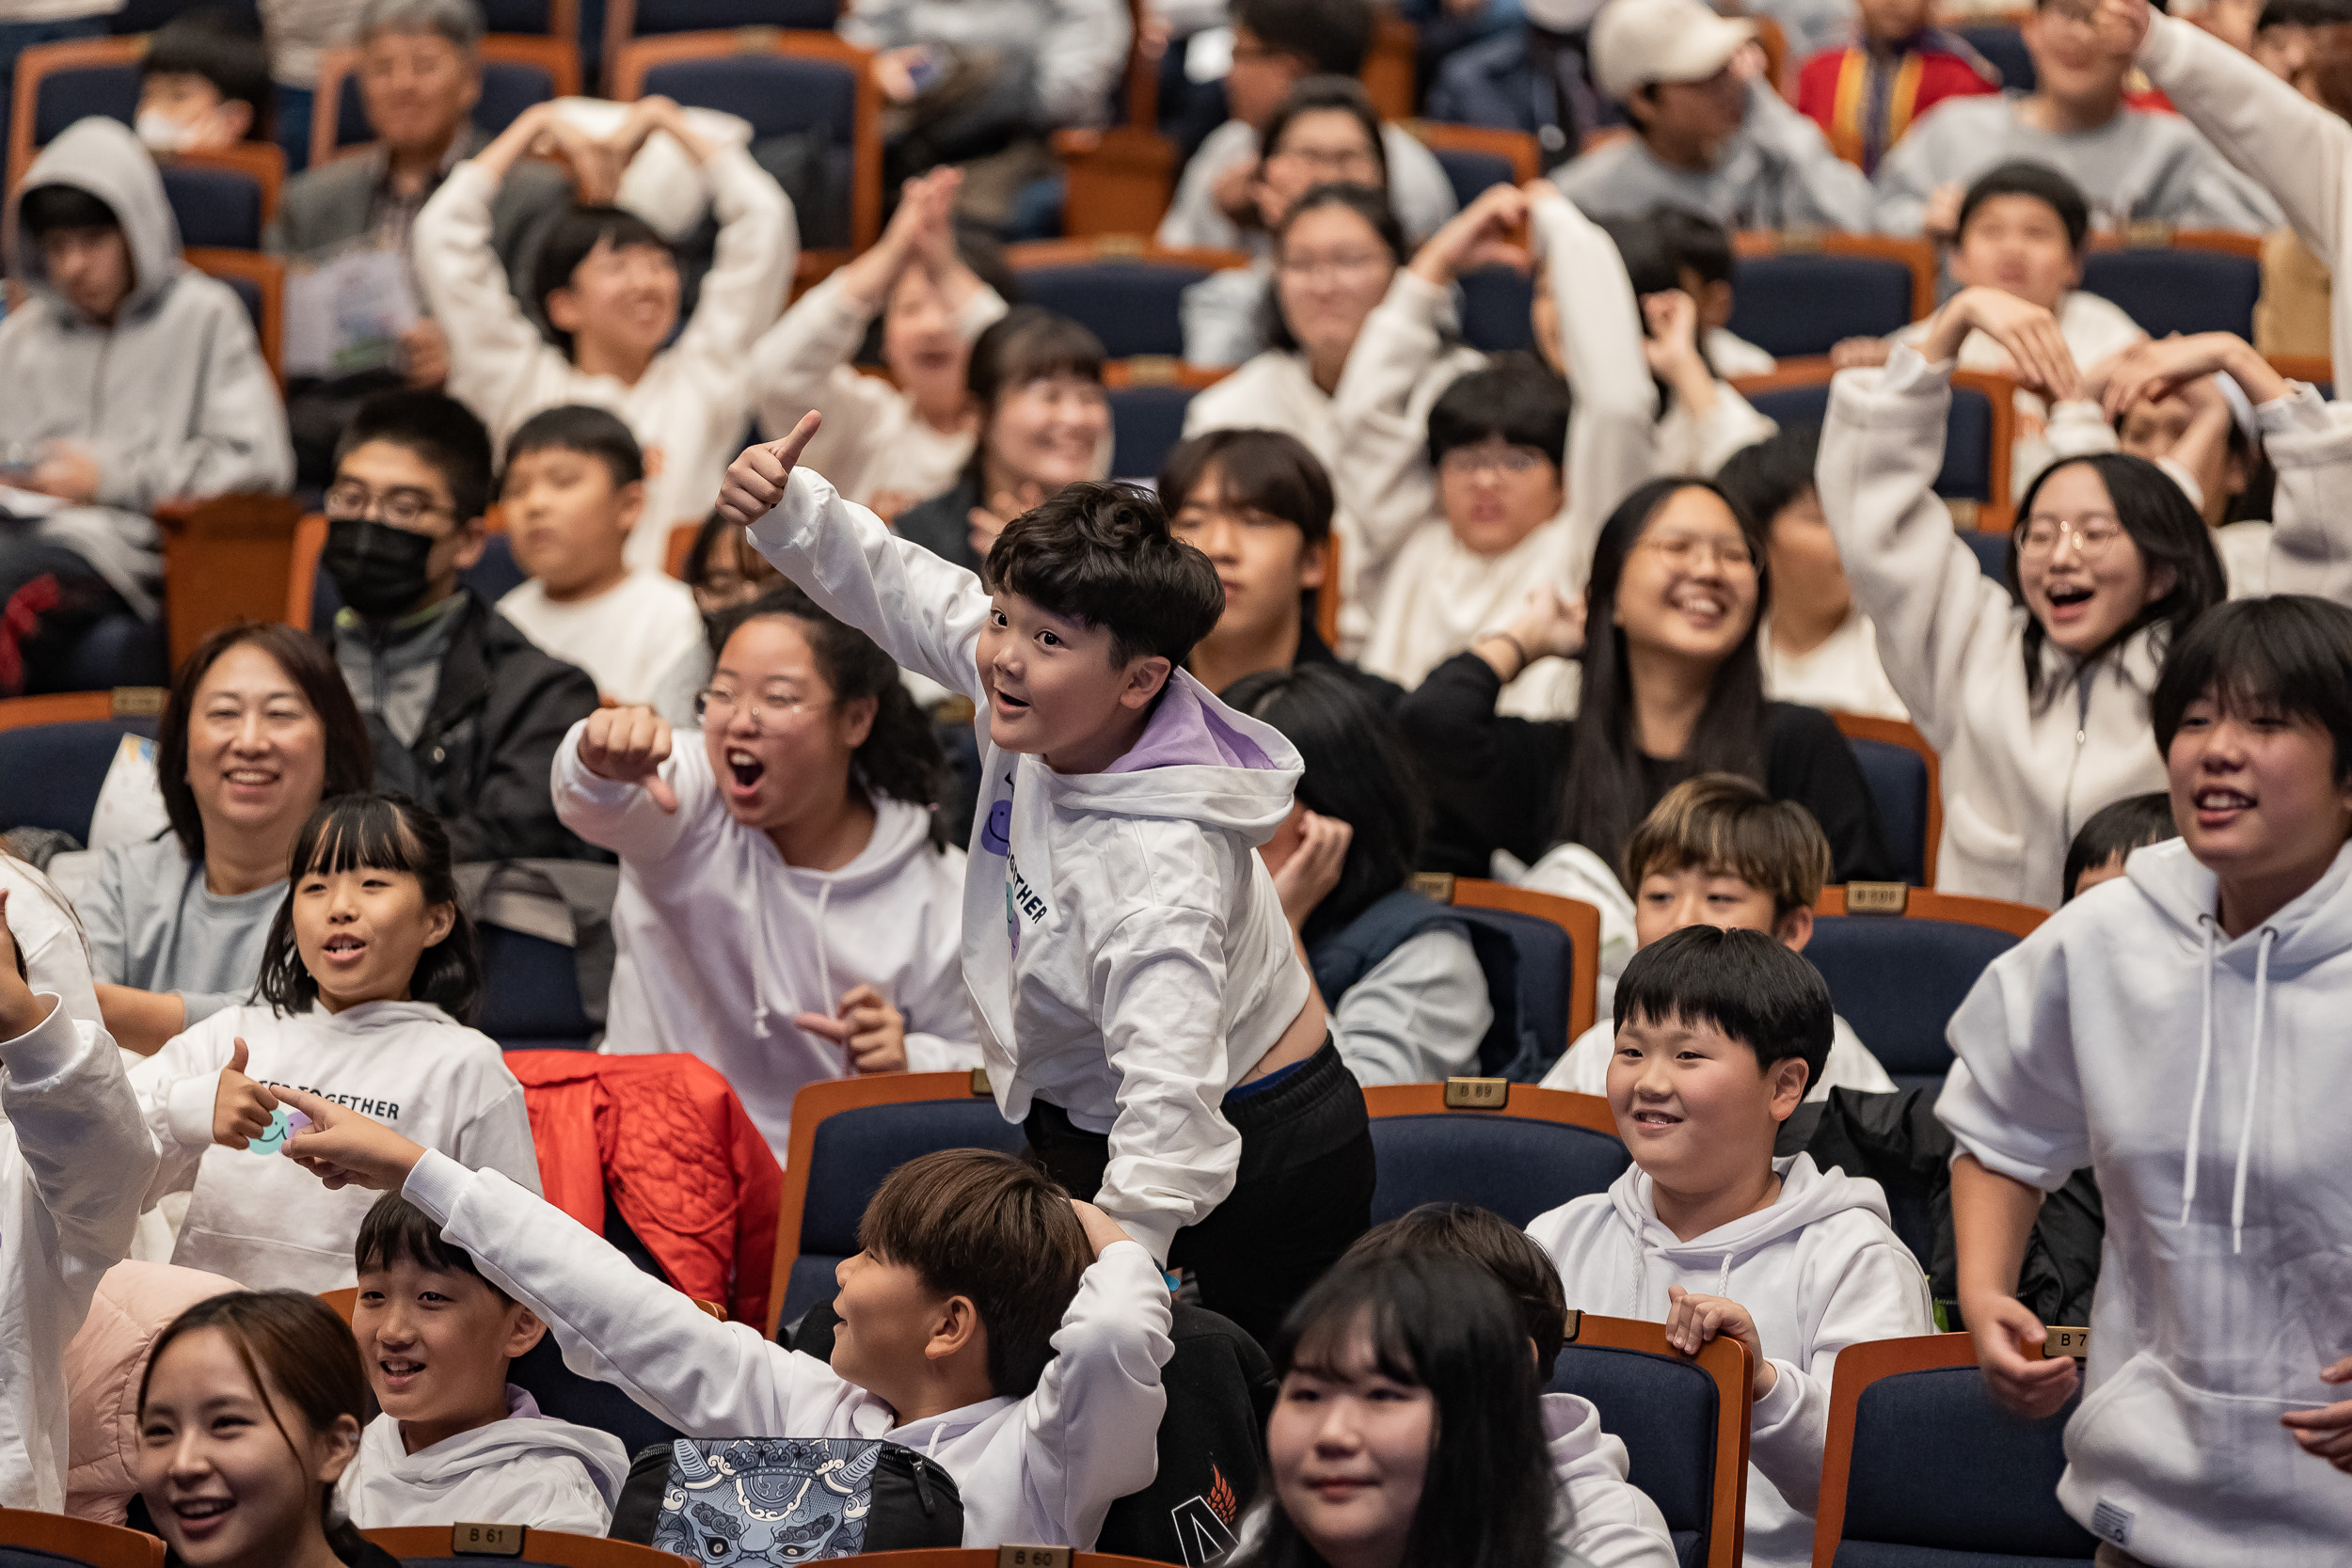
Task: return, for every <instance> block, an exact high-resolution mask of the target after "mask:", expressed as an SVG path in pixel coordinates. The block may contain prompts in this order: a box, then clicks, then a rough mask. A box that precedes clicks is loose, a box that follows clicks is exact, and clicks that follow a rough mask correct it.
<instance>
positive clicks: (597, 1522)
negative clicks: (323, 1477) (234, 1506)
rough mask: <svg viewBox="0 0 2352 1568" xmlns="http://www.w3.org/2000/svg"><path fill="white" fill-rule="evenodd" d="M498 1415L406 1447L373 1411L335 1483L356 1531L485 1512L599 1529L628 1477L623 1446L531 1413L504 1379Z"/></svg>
mask: <svg viewBox="0 0 2352 1568" xmlns="http://www.w3.org/2000/svg"><path fill="white" fill-rule="evenodd" d="M506 1411H507V1415H506V1419H504V1420H502V1421H492V1422H491V1423H490V1424H489V1425H487V1426H479V1427H476V1428H474V1429H473V1430H472V1431H471V1432H461V1433H458V1434H457V1435H456V1436H454V1437H445V1438H443V1439H442V1440H441V1441H440V1442H438V1443H436V1444H434V1445H433V1446H432V1447H430V1448H424V1449H418V1450H417V1451H416V1452H415V1453H410V1452H409V1451H408V1449H407V1445H406V1444H405V1443H404V1442H402V1441H401V1435H400V1423H399V1422H398V1421H396V1420H394V1419H392V1418H390V1417H389V1416H378V1417H377V1418H375V1419H374V1420H373V1421H370V1422H369V1423H368V1430H367V1431H366V1432H364V1433H360V1436H359V1455H358V1458H357V1459H355V1460H354V1461H352V1465H351V1468H349V1469H347V1470H345V1471H344V1472H343V1479H342V1482H341V1483H340V1484H339V1485H338V1486H337V1488H336V1490H337V1493H338V1495H339V1496H340V1497H342V1504H343V1507H344V1509H345V1510H347V1511H348V1512H349V1513H350V1514H351V1522H352V1523H353V1524H355V1525H357V1526H358V1527H359V1528H361V1529H393V1528H399V1527H400V1526H403V1525H453V1524H455V1523H457V1522H458V1521H459V1520H462V1519H489V1520H496V1521H497V1522H498V1523H500V1524H504V1525H528V1526H530V1527H531V1528H532V1529H560V1530H569V1531H571V1532H572V1533H573V1534H575V1535H602V1534H603V1533H604V1532H605V1531H606V1530H608V1529H610V1528H612V1505H613V1504H614V1503H616V1502H618V1501H620V1497H621V1483H622V1482H624V1481H627V1480H628V1449H625V1448H623V1447H621V1440H620V1439H619V1438H617V1437H615V1436H613V1435H612V1433H609V1432H598V1431H597V1430H596V1428H594V1427H583V1426H574V1425H573V1424H572V1423H571V1422H569V1421H559V1420H557V1419H556V1418H553V1417H552V1416H543V1415H541V1414H540V1413H539V1402H537V1401H536V1400H534V1399H532V1397H531V1396H530V1395H529V1394H528V1393H526V1392H525V1391H523V1390H522V1389H520V1388H517V1387H516V1386H514V1385H513V1384H511V1383H510V1384H508V1385H507V1386H506Z"/></svg>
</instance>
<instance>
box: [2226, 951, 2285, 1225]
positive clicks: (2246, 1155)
mask: <svg viewBox="0 0 2352 1568" xmlns="http://www.w3.org/2000/svg"><path fill="white" fill-rule="evenodd" d="M2278 940H2279V932H2278V930H2277V928H2276V927H2270V926H2265V927H2263V934H2262V941H2261V942H2260V943H2259V944H2258V945H2257V946H2256V947H2255V949H2254V1043H2253V1046H2252V1047H2251V1049H2249V1051H2248V1053H2247V1058H2246V1114H2245V1116H2243V1117H2240V1118H2239V1121H2238V1130H2237V1180H2236V1182H2235V1184H2234V1185H2233V1187H2232V1188H2231V1192H2230V1250H2231V1252H2233V1253H2239V1252H2243V1251H2245V1250H2246V1168H2247V1165H2248V1164H2249V1163H2250V1162H2251V1160H2252V1159H2253V1153H2254V1104H2255V1101H2256V1099H2257V1096H2256V1094H2255V1090H2256V1089H2257V1088H2258V1087H2259V1086H2260V1085H2261V1083H2262V1070H2263V1004H2264V1003H2265V1002H2266V1001H2268V1000H2269V996H2270V946H2271V943H2273V942H2277V941H2278Z"/></svg>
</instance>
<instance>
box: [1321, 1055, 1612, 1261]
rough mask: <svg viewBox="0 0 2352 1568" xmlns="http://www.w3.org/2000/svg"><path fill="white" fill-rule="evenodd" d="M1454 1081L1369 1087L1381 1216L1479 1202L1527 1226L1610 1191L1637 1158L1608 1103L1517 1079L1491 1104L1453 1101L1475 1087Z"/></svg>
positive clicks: (1375, 1202)
mask: <svg viewBox="0 0 2352 1568" xmlns="http://www.w3.org/2000/svg"><path fill="white" fill-rule="evenodd" d="M1495 1082H1497V1081H1496V1080H1490V1079H1454V1080H1451V1081H1450V1082H1449V1083H1448V1084H1384V1085H1377V1086H1375V1087H1373V1088H1368V1089H1366V1090H1365V1091H1364V1105H1365V1107H1366V1109H1367V1110H1368V1111H1369V1112H1370V1114H1371V1117H1372V1148H1373V1159H1374V1164H1375V1168H1376V1171H1377V1176H1376V1179H1375V1185H1374V1187H1373V1194H1372V1223H1373V1224H1375V1225H1382V1224H1385V1223H1387V1222H1388V1221H1390V1220H1392V1219H1395V1218H1396V1217H1397V1216H1398V1215H1400V1214H1403V1213H1406V1212H1408V1211H1410V1210H1413V1209H1417V1208H1419V1207H1421V1205H1422V1204H1424V1203H1474V1204H1476V1205H1477V1206H1478V1207H1480V1208H1482V1209H1491V1210H1493V1211H1494V1212H1496V1213H1498V1214H1501V1215H1502V1217H1503V1218H1505V1219H1507V1220H1509V1221H1510V1222H1511V1223H1512V1224H1513V1225H1518V1226H1524V1225H1526V1224H1527V1222H1528V1221H1530V1220H1532V1219H1534V1217H1535V1216H1536V1215H1538V1214H1541V1213H1543V1212H1547V1211H1548V1210H1552V1209H1557V1208H1558V1207H1560V1205H1562V1204H1564V1203H1565V1202H1567V1201H1568V1200H1569V1199H1571V1198H1578V1197H1582V1196H1586V1195H1587V1194H1590V1193H1601V1192H1607V1191H1608V1190H1609V1184H1610V1183H1611V1182H1612V1181H1614V1180H1616V1179H1617V1178H1618V1177H1620V1176H1622V1175H1624V1174H1625V1168H1626V1166H1627V1165H1629V1164H1631V1163H1632V1156H1631V1155H1629V1153H1627V1152H1626V1147H1625V1145H1624V1144H1623V1143H1621V1142H1620V1141H1618V1138H1617V1128H1616V1122H1615V1119H1614V1118H1613V1117H1611V1116H1610V1114H1609V1103H1608V1101H1604V1100H1601V1099H1598V1098H1597V1097H1596V1096H1593V1095H1587V1094H1570V1093H1568V1092H1566V1091H1565V1090H1563V1089H1544V1088H1537V1087H1535V1086H1534V1085H1531V1084H1512V1085H1508V1086H1507V1088H1505V1089H1504V1090H1503V1096H1504V1098H1503V1101H1502V1104H1501V1105H1499V1106H1497V1107H1496V1108H1494V1109H1492V1110H1484V1109H1475V1110H1474V1109H1467V1108H1461V1109H1457V1108H1454V1107H1452V1106H1449V1104H1448V1100H1449V1098H1451V1099H1452V1100H1454V1101H1457V1102H1458V1101H1464V1100H1465V1099H1466V1098H1468V1095H1469V1093H1470V1092H1471V1091H1466V1090H1465V1089H1464V1087H1463V1085H1485V1084H1492V1083H1495Z"/></svg>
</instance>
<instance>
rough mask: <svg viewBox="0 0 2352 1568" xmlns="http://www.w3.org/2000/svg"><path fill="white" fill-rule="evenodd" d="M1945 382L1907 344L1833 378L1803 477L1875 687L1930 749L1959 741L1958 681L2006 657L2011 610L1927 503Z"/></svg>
mask: <svg viewBox="0 0 2352 1568" xmlns="http://www.w3.org/2000/svg"><path fill="white" fill-rule="evenodd" d="M1951 379H1952V367H1951V365H1950V364H1948V363H1947V364H1942V365H1931V364H1929V363H1928V362H1927V361H1926V360H1924V359H1922V358H1920V357H1919V355H1918V352H1917V351H1916V350H1915V349H1913V348H1911V347H1909V346H1908V345H1904V346H1899V347H1897V348H1896V349H1895V351H1894V353H1893V354H1892V355H1891V356H1889V357H1888V359H1887V361H1886V367H1885V369H1883V370H1871V371H1843V372H1839V373H1838V375H1837V378H1836V381H1834V382H1833V383H1831V386H1830V400H1829V420H1828V422H1827V423H1826V424H1825V425H1824V427H1823V428H1822V432H1821V455H1820V462H1819V463H1818V465H1817V466H1816V467H1815V470H1814V472H1815V477H1816V478H1817V480H1818V481H1819V483H1820V493H1821V510H1822V512H1823V513H1824V514H1825V515H1827V516H1828V518H1829V526H1830V531H1831V532H1832V533H1833V534H1835V535H1836V540H1837V555H1838V559H1839V560H1841V561H1842V562H1845V566H1846V575H1847V576H1848V577H1849V578H1851V580H1852V583H1853V596H1854V602H1855V603H1857V604H1859V605H1860V606H1861V607H1862V611H1863V613H1864V614H1866V615H1867V616H1869V617H1870V619H1871V621H1872V622H1873V623H1874V624H1875V625H1876V626H1877V628H1878V647H1879V660H1880V662H1881V663H1882V664H1883V666H1884V667H1885V670H1886V678H1887V680H1888V681H1889V682H1890V683H1891V684H1892V685H1893V686H1894V688H1895V691H1896V694H1897V695H1898V696H1899V697H1901V698H1902V700H1903V705H1904V706H1906V707H1908V708H1909V709H1910V710H1911V718H1912V722H1914V723H1915V724H1916V725H1918V726H1919V730H1920V733H1921V734H1923V735H1925V736H1927V738H1928V741H1929V743H1930V744H1931V745H1932V746H1934V747H1936V748H1937V749H1939V750H1944V749H1947V748H1949V747H1950V745H1951V744H1952V741H1953V739H1954V737H1955V736H1957V734H1958V733H1959V728H1960V711H1961V700H1962V699H1961V693H1962V692H1963V689H1965V687H1966V684H1967V680H1968V677H1969V674H1970V673H1971V672H1972V671H1974V670H1976V669H1979V668H1980V667H1982V666H1983V665H1984V664H1985V663H1987V662H1988V661H1990V660H1992V659H1994V658H1999V657H2010V643H2009V641H2008V635H2007V634H2008V629H2009V623H2010V615H2011V614H2012V613H2013V612H2014V610H2015V607H2014V605H2013V604H2012V603H2011V601H2010V596H2009V589H2008V588H2007V587H2006V586H2004V585H2003V584H2001V583H1997V582H1994V580H1993V579H1992V578H1988V577H1986V576H1985V575H1984V571H1983V569H1982V568H1981V567H1980V566H1979V565H1978V564H1977V556H1976V552H1975V551H1974V550H1971V549H1970V548H1969V547H1968V546H1967V545H1966V544H1964V543H1963V541H1962V540H1961V539H1960V537H1959V536H1958V535H1957V534H1955V533H1954V532H1953V531H1952V518H1951V513H1950V511H1949V510H1948V509H1947V507H1946V506H1945V505H1944V503H1943V502H1942V501H1941V500H1939V499H1936V496H1935V494H1934V490H1933V485H1934V483H1935V476H1936V473H1937V471H1938V470H1939V469H1940V468H1942V467H1943V465H1944V420H1945V412H1946V410H1947V408H1948V407H1949V406H1950V404H1951V396H1952V390H1951ZM2021 717H2022V716H2021Z"/></svg>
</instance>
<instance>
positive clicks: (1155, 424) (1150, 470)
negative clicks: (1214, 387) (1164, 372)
mask: <svg viewBox="0 0 2352 1568" xmlns="http://www.w3.org/2000/svg"><path fill="white" fill-rule="evenodd" d="M1192 399H1193V390H1192V388H1189V387H1180V386H1176V385H1173V384H1166V385H1161V386H1141V387H1115V388H1111V391H1110V404H1111V477H1113V478H1114V479H1142V480H1151V479H1157V478H1158V477H1159V472H1160V467H1161V466H1162V465H1163V464H1165V463H1166V462H1167V461H1168V453H1169V452H1171V451H1175V450H1176V445H1177V443H1178V442H1180V441H1182V440H1183V439H1184V411H1185V410H1186V409H1188V408H1190V407H1191V406H1192Z"/></svg>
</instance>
